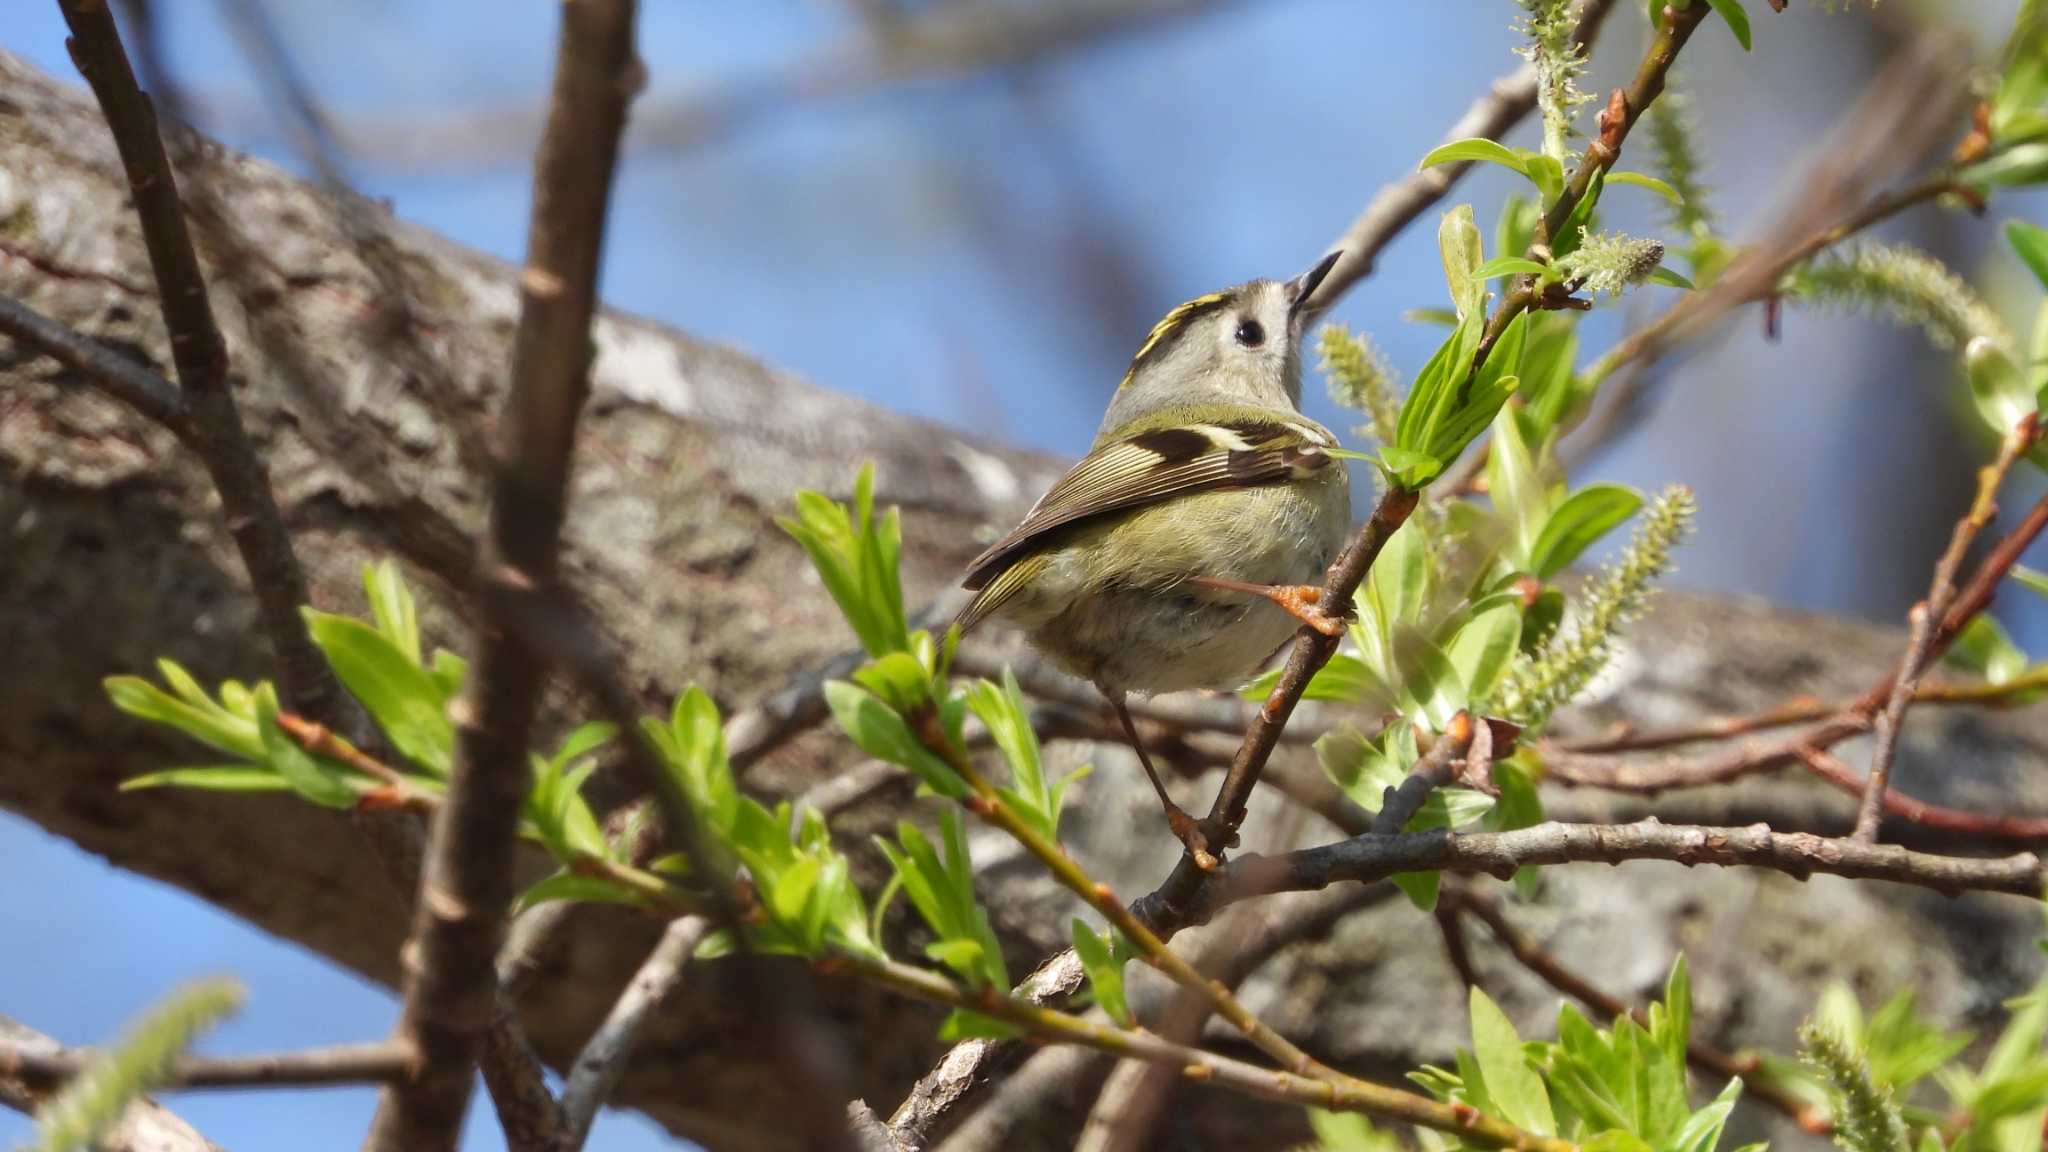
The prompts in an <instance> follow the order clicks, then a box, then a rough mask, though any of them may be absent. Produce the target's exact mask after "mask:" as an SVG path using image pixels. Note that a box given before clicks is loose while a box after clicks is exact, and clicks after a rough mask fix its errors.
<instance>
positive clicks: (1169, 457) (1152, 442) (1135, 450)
mask: <svg viewBox="0 0 2048 1152" xmlns="http://www.w3.org/2000/svg"><path fill="white" fill-rule="evenodd" d="M1334 447H1336V442H1335V440H1334V439H1333V438H1332V437H1331V436H1330V434H1329V433H1328V432H1325V431H1323V430H1322V429H1321V428H1319V427H1317V426H1316V425H1314V424H1312V423H1310V422H1308V421H1306V420H1285V419H1278V418H1273V419H1237V420H1224V421H1216V422H1211V423H1201V424H1182V425H1176V426H1174V427H1170V428H1156V429H1152V430H1150V431H1145V432H1139V433H1136V434H1135V435H1132V436H1129V437H1127V438H1125V439H1122V440H1118V441H1115V442H1113V443H1110V444H1107V445H1104V446H1103V447H1102V448H1100V449H1098V450H1096V451H1094V452H1091V453H1089V454H1088V456H1087V458H1086V459H1083V460H1082V461H1081V462H1080V463H1079V464H1076V465H1074V467H1073V469H1072V470H1071V471H1069V472H1068V473H1067V474H1066V475H1065V476H1062V477H1061V478H1060V480H1059V482H1058V483H1057V484H1054V485H1053V486H1052V490H1051V491H1049V492H1047V493H1046V494H1045V496H1044V497H1043V498H1041V499H1040V500H1039V501H1038V503H1037V504H1036V505H1035V506H1033V507H1032V509H1031V512H1030V514H1029V515H1027V516H1025V517H1024V522H1023V523H1022V524H1019V525H1017V527H1016V528H1014V529H1012V530H1011V531H1010V533H1009V534H1008V535H1006V536H1004V537H1003V538H1002V539H1000V540H998V541H996V542H995V543H994V544H992V545H990V546H989V548H988V550H987V551H985V552H983V553H982V554H981V555H980V556H977V557H975V559H974V562H973V563H971V564H969V565H968V566H967V575H966V576H965V577H964V578H963V579H962V580H961V586H962V587H964V588H966V589H968V590H969V591H973V592H979V593H980V595H978V596H976V597H975V598H974V602H973V603H972V604H969V605H968V607H967V609H966V610H965V611H964V612H962V613H961V614H960V619H959V624H960V626H961V630H962V631H963V632H964V631H965V630H966V629H968V628H970V627H972V626H973V625H974V624H975V623H976V622H978V621H980V620H981V619H982V618H983V617H986V616H987V615H988V614H989V613H991V612H993V611H995V610H996V608H998V607H999V606H1001V604H1002V602H1003V601H1005V600H1008V599H1009V598H1010V597H1011V596H1013V595H1015V594H1016V592H1017V591H1018V590H1019V589H1020V588H1022V587H1023V586H1024V585H1025V584H1027V583H1029V574H1028V573H1026V572H1025V571H1023V567H1024V566H1023V565H1020V564H1019V563H1018V561H1019V558H1020V557H1023V556H1025V555H1026V554H1027V553H1029V552H1030V551H1031V549H1032V547H1033V546H1034V545H1036V544H1038V543H1040V542H1041V541H1042V540H1043V538H1044V537H1045V536H1046V535H1047V534H1048V533H1050V532H1053V531H1056V530H1057V529H1060V528H1064V527H1066V526H1068V525H1070V524H1073V523H1075V522H1077V521H1080V520H1086V519H1088V518H1090V517H1093V516H1100V515H1102V514H1103V513H1106V512H1115V511H1119V510H1122V509H1128V508H1137V507H1142V506H1144V505H1147V504H1157V503H1160V502H1161V501H1164V500H1170V499H1172V498H1174V497H1176V496H1184V495H1187V494H1188V493H1191V492H1202V491H1207V490H1210V489H1216V488H1247V487H1251V486H1254V485H1258V484H1272V483H1276V482H1279V481H1284V480H1295V479H1301V478H1303V477H1306V476H1308V475H1310V474H1312V473H1314V472H1316V471H1318V470H1319V469H1321V468H1323V467H1324V466H1326V465H1327V464H1329V462H1330V460H1331V457H1330V455H1329V454H1328V453H1327V452H1325V451H1324V449H1327V448H1334Z"/></svg>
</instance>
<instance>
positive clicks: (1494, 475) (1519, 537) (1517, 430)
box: [1486, 411, 1550, 570]
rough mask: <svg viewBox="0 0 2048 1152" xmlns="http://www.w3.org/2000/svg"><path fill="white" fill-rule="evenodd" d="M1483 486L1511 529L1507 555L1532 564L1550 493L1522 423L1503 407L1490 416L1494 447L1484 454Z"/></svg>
mask: <svg viewBox="0 0 2048 1152" xmlns="http://www.w3.org/2000/svg"><path fill="white" fill-rule="evenodd" d="M1486 489H1487V493H1488V494H1489V495H1490V496H1491V497H1492V498H1493V506H1494V509H1495V510H1496V511H1497V512H1499V513H1500V515H1501V516H1502V518H1503V519H1505V520H1506V521H1507V523H1508V525H1509V528H1510V530H1511V533H1512V535H1511V537H1510V539H1509V541H1508V546H1507V547H1506V549H1504V551H1505V553H1506V555H1507V556H1508V557H1509V558H1510V559H1511V560H1512V561H1513V562H1514V564H1515V566H1516V567H1517V568H1521V569H1525V570H1531V569H1533V568H1534V565H1535V558H1536V546H1537V541H1538V540H1539V539H1541V536H1542V530H1543V527H1544V522H1545V518H1546V516H1547V515H1548V514H1549V511H1550V493H1549V491H1548V489H1547V488H1546V487H1545V486H1544V485H1543V483H1542V481H1541V480H1540V479H1539V478H1538V476H1537V474H1536V461H1535V458H1534V456H1533V455H1532V454H1531V453H1530V451H1529V445H1528V442H1527V441H1525V440H1523V439H1522V429H1521V426H1520V425H1519V424H1518V423H1516V421H1515V414H1514V413H1513V412H1507V411H1503V412H1502V413H1501V414H1500V415H1498V416H1496V417H1494V419H1493V451H1492V452H1491V453H1489V454H1488V455H1487V458H1486Z"/></svg>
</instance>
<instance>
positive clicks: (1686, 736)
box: [1539, 668, 2048, 756]
mask: <svg viewBox="0 0 2048 1152" xmlns="http://www.w3.org/2000/svg"><path fill="white" fill-rule="evenodd" d="M2043 689H2048V668H2030V669H2028V670H2026V671H2025V672H2022V673H2020V674H2018V675H2016V676H2014V677H2012V678H2011V679H2009V680H2000V681H1998V682H1997V683H1993V682H1991V681H1988V680H1986V681H1982V682H1977V683H1967V682H1966V683H1956V682H1951V681H1932V682H1930V681H1926V680H1922V681H1920V682H1919V683H1918V684H1915V685H1914V686H1913V703H1914V704H1918V705H1930V704H1932V705H1947V706H1956V705H1980V706H1984V707H1990V708H1998V707H2003V706H2006V705H2010V704H2014V703H2017V702H2018V700H2017V698H2018V697H2021V696H2025V695H2028V694H2030V693H2034V692H2039V691H2041V690H2043ZM1855 706H1856V702H1855V701H1854V700H1850V699H1839V700H1817V699H1814V698H1813V697H1810V696H1802V697H1798V698H1795V699H1792V700H1789V701H1787V702H1785V703H1783V704H1780V705H1778V706H1777V707H1775V708H1767V709H1765V710H1763V711H1761V712H1751V713H1749V714H1747V715H1743V716H1726V717H1721V718H1719V719H1714V720H1703V721H1700V722H1698V723H1694V724H1679V725H1673V726H1672V727H1669V728H1627V727H1624V728H1619V729H1610V730H1609V731H1608V732H1606V733H1605V734H1604V735H1600V736H1587V737H1582V738H1579V739H1576V740H1559V741H1555V742H1549V741H1546V742H1544V743H1543V744H1542V745H1540V746H1539V752H1540V754H1543V755H1547V754H1549V753H1552V752H1562V753H1566V754H1569V755H1574V756H1607V755H1613V754H1615V753H1619V752H1649V751H1655V750H1658V749H1663V748H1676V747H1679V746H1681V745H1685V744H1701V743H1705V742H1707V741H1710V740H1727V739H1730V738H1732V737H1736V736H1747V735H1750V734H1752V733H1756V732H1762V731H1766V730H1768V729H1772V728H1786V727H1790V726H1791V725H1794V724H1809V723H1813V722H1815V721H1819V720H1826V719H1829V718H1830V717H1833V716H1838V715H1840V714H1842V713H1844V712H1848V711H1850V710H1852V709H1853V708H1854V707H1855Z"/></svg>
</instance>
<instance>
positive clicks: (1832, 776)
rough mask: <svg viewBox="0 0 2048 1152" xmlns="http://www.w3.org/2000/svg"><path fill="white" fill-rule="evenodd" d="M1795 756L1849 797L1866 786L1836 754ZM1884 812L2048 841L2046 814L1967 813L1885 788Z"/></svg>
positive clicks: (1969, 831) (1990, 835)
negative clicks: (2001, 814)
mask: <svg viewBox="0 0 2048 1152" xmlns="http://www.w3.org/2000/svg"><path fill="white" fill-rule="evenodd" d="M1799 759H1800V761H1801V762H1802V763H1803V764H1805V766H1806V767H1807V769H1808V770H1810V771H1811V772H1812V773H1813V774H1814V775H1815V776H1818V777H1820V778H1821V779H1822V780H1825V781H1827V782H1828V783H1829V784H1832V785H1834V786H1835V787H1836V788H1839V789H1841V790H1842V791H1844V792H1846V793H1848V794H1849V795H1851V796H1862V795H1864V794H1865V793H1866V792H1867V790H1868V788H1869V781H1868V779H1867V778H1866V777H1864V776H1861V775H1859V774H1858V773H1857V772H1856V770H1855V769H1853V768H1851V767H1849V766H1848V765H1847V764H1844V763H1843V762H1842V761H1841V758H1840V757H1837V756H1834V755H1832V754H1830V753H1827V752H1823V751H1821V750H1820V749H1818V748H1805V749H1801V750H1800V753H1799ZM1884 812H1885V814H1886V815H1888V816H1896V817H1898V818H1899V819H1901V820H1904V821H1906V822H1907V823H1909V824H1918V825H1920V826H1921V827H1923V828H1938V829H1940V830H1941V831H1944V832H1958V833H1961V834H1963V835H1965V836H1978V837H1983V838H1984V839H1987V840H2048V817H2040V816H1993V815H1990V814H1988V813H1983V812H1968V811H1965V810H1963V809H1961V808H1949V807H1945V806H1943V805H1940V804H1930V803H1928V802H1927V801H1925V800H1915V799H1914V798H1913V797H1911V796H1902V795H1900V794H1899V793H1897V792H1895V791H1892V790H1889V789H1887V790H1886V791H1885V793H1884Z"/></svg>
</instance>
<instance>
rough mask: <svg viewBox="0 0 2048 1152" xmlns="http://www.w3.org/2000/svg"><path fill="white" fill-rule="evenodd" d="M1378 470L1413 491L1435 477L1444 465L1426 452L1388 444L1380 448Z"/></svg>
mask: <svg viewBox="0 0 2048 1152" xmlns="http://www.w3.org/2000/svg"><path fill="white" fill-rule="evenodd" d="M1380 470H1381V471H1383V472H1385V473H1386V474H1387V478H1388V479H1389V480H1390V481H1392V482H1393V483H1395V484H1397V485H1399V486H1400V487H1402V488H1406V489H1408V490H1409V491H1414V490H1415V489H1417V488H1420V487H1422V486H1423V485H1424V484H1427V483H1429V482H1430V481H1431V480H1434V479H1436V477H1437V474H1438V473H1440V472H1442V471H1443V470H1444V467H1443V465H1442V464H1440V463H1438V462H1437V458H1436V457H1434V456H1431V455H1430V454H1429V453H1427V452H1423V451H1420V450H1418V449H1413V448H1399V447H1395V446H1394V445H1391V444H1389V445H1387V446H1386V447H1383V448H1381V449H1380Z"/></svg>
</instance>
